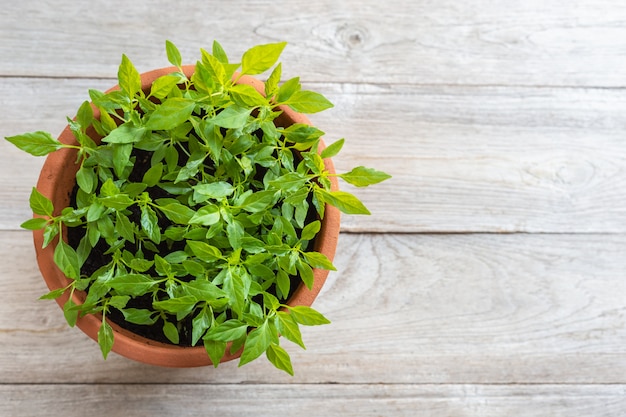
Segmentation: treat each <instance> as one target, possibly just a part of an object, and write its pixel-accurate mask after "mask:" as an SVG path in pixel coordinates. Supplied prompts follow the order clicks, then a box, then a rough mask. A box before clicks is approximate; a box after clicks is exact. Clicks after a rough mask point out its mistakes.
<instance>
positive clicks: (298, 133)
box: [280, 123, 324, 143]
mask: <svg viewBox="0 0 626 417" xmlns="http://www.w3.org/2000/svg"><path fill="white" fill-rule="evenodd" d="M280 132H281V133H282V134H283V135H284V136H285V138H287V140H288V141H290V142H295V143H311V142H315V141H316V140H317V139H319V138H320V137H322V135H323V134H324V132H322V131H321V130H319V129H318V128H316V127H315V126H309V125H306V124H303V123H294V124H292V125H291V126H289V127H287V128H285V129H282V130H281V131H280Z"/></svg>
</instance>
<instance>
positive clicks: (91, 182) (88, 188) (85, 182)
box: [76, 165, 98, 194]
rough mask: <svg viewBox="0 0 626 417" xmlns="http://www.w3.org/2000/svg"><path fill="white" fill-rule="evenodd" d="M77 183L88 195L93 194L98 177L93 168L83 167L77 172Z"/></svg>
mask: <svg viewBox="0 0 626 417" xmlns="http://www.w3.org/2000/svg"><path fill="white" fill-rule="evenodd" d="M76 182H77V183H78V186H79V187H80V189H81V190H83V191H84V192H85V193H87V194H91V193H93V192H94V190H95V188H96V185H97V183H98V177H97V175H96V172H95V171H94V169H93V168H88V167H85V166H84V165H82V166H81V167H80V168H79V170H78V171H77V172H76Z"/></svg>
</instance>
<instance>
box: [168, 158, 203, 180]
mask: <svg viewBox="0 0 626 417" xmlns="http://www.w3.org/2000/svg"><path fill="white" fill-rule="evenodd" d="M205 158H206V154H203V155H197V154H194V155H192V156H191V157H190V158H189V160H188V161H187V163H186V164H185V166H184V167H182V168H181V170H180V171H179V172H178V175H177V176H176V180H174V182H175V183H179V182H181V181H186V180H188V179H189V178H191V177H193V176H194V175H196V174H197V173H198V171H199V170H200V167H201V166H202V164H204V159H205Z"/></svg>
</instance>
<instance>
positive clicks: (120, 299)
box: [108, 295, 130, 310]
mask: <svg viewBox="0 0 626 417" xmlns="http://www.w3.org/2000/svg"><path fill="white" fill-rule="evenodd" d="M129 300H130V296H128V295H114V296H113V297H111V298H109V301H108V305H110V306H112V307H115V308H116V309H118V310H121V309H123V308H124V307H126V304H127V303H128V301H129Z"/></svg>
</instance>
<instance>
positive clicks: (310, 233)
mask: <svg viewBox="0 0 626 417" xmlns="http://www.w3.org/2000/svg"><path fill="white" fill-rule="evenodd" d="M321 228H322V224H321V223H320V221H319V220H315V221H314V222H311V223H309V224H307V225H306V226H305V227H304V229H302V234H301V235H300V239H302V240H311V239H313V238H314V237H315V235H317V233H318V232H319V231H320V229H321Z"/></svg>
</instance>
